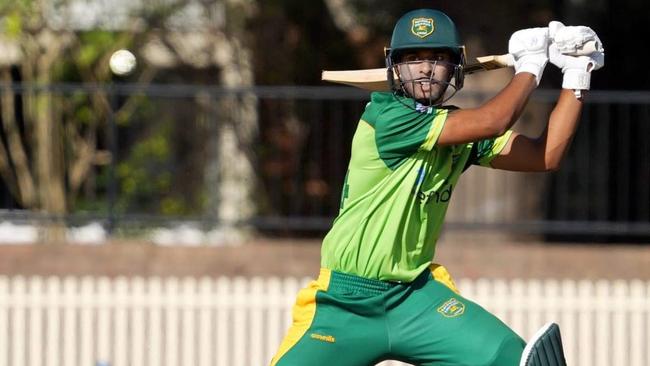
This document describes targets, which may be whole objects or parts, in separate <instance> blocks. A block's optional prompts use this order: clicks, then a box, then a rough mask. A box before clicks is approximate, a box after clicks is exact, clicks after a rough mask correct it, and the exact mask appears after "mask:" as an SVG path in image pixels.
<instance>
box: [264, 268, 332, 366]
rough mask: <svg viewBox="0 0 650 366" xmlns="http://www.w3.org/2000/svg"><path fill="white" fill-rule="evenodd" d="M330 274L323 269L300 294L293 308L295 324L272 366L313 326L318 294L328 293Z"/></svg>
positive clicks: (283, 341)
mask: <svg viewBox="0 0 650 366" xmlns="http://www.w3.org/2000/svg"><path fill="white" fill-rule="evenodd" d="M330 274H331V272H330V270H329V269H325V268H321V270H320V274H319V276H318V279H317V280H316V281H311V282H310V283H309V285H307V287H305V288H303V289H302V290H300V292H298V298H297V299H296V303H295V305H294V306H293V324H292V325H291V328H289V332H288V333H287V335H286V336H285V337H284V339H283V340H282V343H281V344H280V348H279V349H278V352H277V353H276V354H275V356H274V357H273V359H271V366H275V364H277V363H278V361H280V358H282V356H284V355H285V354H286V353H287V352H289V350H290V349H291V347H293V346H295V345H296V343H298V341H299V340H300V339H301V338H302V337H303V336H304V335H305V333H306V332H307V329H309V327H310V326H311V324H312V322H313V321H314V316H315V315H316V293H318V291H327V288H328V286H329V283H330Z"/></svg>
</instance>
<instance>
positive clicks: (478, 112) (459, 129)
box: [437, 73, 537, 145]
mask: <svg viewBox="0 0 650 366" xmlns="http://www.w3.org/2000/svg"><path fill="white" fill-rule="evenodd" d="M536 86H537V85H536V83H535V76H534V75H532V74H529V73H521V74H517V75H515V76H514V78H512V80H511V81H510V83H508V85H507V86H506V87H505V88H504V89H503V90H501V91H500V92H499V93H498V94H497V95H496V96H495V97H494V98H492V99H490V100H489V101H488V102H486V103H485V104H483V105H482V106H480V107H478V108H470V109H458V110H455V111H453V112H450V113H449V116H448V117H447V120H446V121H445V125H444V127H443V128H442V132H441V133H440V137H439V138H438V142H437V145H456V144H462V143H467V142H472V141H479V140H484V139H488V138H494V137H497V136H501V135H502V134H504V133H505V132H506V131H507V130H508V129H510V127H511V126H512V125H513V124H514V123H515V122H516V121H517V119H518V118H519V116H520V115H521V112H522V111H523V109H524V107H525V106H526V103H527V102H528V98H529V97H530V95H531V94H532V92H533V91H534V90H535V87H536Z"/></svg>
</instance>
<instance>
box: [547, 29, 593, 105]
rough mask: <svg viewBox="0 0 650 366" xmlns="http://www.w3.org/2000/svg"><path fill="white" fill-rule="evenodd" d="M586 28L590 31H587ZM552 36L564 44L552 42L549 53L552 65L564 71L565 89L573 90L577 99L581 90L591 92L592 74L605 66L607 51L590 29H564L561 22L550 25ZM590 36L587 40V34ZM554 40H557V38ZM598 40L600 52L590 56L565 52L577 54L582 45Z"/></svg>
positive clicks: (563, 83)
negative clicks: (572, 53)
mask: <svg viewBox="0 0 650 366" xmlns="http://www.w3.org/2000/svg"><path fill="white" fill-rule="evenodd" d="M585 28H587V29H588V31H585ZM549 31H550V34H551V35H553V36H555V37H557V36H558V35H561V37H560V39H561V40H563V43H561V44H560V43H556V42H552V43H551V45H550V46H549V49H548V53H549V59H550V61H551V63H552V64H553V65H555V66H557V67H558V68H560V69H561V70H562V73H563V74H564V76H563V78H562V88H563V89H573V90H574V91H576V93H575V94H576V97H578V98H579V97H580V96H581V92H580V91H581V90H589V87H590V84H591V72H592V71H594V70H598V69H600V68H601V67H603V66H604V65H605V52H604V51H605V50H604V49H603V48H602V43H601V42H600V39H598V36H597V35H596V33H595V32H593V31H592V30H591V28H588V27H564V25H562V23H560V22H551V24H549ZM587 33H588V36H586V38H585V36H584V35H585V34H587ZM555 37H554V38H553V39H556V38H555ZM592 40H597V41H598V44H597V46H598V50H597V51H595V52H592V53H591V54H590V55H588V56H569V55H565V54H564V53H565V52H567V51H568V52H575V51H576V50H577V49H579V48H581V47H582V43H580V42H583V41H584V42H587V41H592Z"/></svg>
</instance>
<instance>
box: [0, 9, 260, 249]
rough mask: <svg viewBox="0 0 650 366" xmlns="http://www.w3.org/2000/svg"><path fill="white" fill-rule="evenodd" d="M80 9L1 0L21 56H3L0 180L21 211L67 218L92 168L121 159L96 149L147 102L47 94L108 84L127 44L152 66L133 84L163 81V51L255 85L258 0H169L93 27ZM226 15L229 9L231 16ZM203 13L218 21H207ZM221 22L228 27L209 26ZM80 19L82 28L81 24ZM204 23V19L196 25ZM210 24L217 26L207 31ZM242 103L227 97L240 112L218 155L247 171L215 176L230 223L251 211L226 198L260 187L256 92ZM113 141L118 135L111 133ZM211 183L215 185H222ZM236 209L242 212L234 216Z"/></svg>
mask: <svg viewBox="0 0 650 366" xmlns="http://www.w3.org/2000/svg"><path fill="white" fill-rule="evenodd" d="M72 5H73V1H71V0H61V1H56V2H43V1H38V0H24V1H18V2H14V1H9V0H2V1H1V2H0V14H2V15H3V21H2V23H1V26H2V28H3V29H4V31H5V32H4V33H5V34H6V35H7V37H6V39H4V40H3V41H4V42H2V43H3V44H5V45H9V47H10V48H11V49H12V50H14V51H15V52H14V53H12V54H11V55H14V56H15V57H13V58H12V59H5V60H4V61H5V62H3V63H2V66H1V68H0V78H1V79H2V82H3V83H4V85H5V86H4V87H3V89H2V93H1V98H2V104H1V106H2V127H3V128H2V134H3V136H4V138H2V139H0V175H1V176H2V178H3V180H4V182H5V184H6V185H7V187H8V188H9V190H10V191H11V193H12V195H13V196H14V198H15V199H16V201H17V202H18V203H19V204H20V205H21V206H22V207H24V208H28V209H31V210H38V211H41V212H44V213H47V214H48V215H52V216H53V217H55V218H56V219H57V220H55V221H59V220H60V219H61V218H62V217H63V216H64V215H65V214H67V213H69V210H70V207H71V206H72V204H73V202H74V201H75V197H76V195H77V193H78V192H79V190H80V187H81V186H82V185H83V184H84V182H86V181H87V180H88V178H89V177H90V176H92V170H93V169H92V168H93V166H95V165H97V164H106V163H108V162H110V160H111V159H115V158H116V157H115V156H111V154H110V152H108V151H101V150H100V149H99V147H98V141H100V138H99V137H100V135H102V134H104V131H105V130H106V127H107V126H106V125H105V123H106V120H107V116H108V115H109V114H110V113H115V115H116V120H117V121H118V122H119V121H125V120H128V117H129V116H130V114H131V113H133V111H134V110H135V106H136V105H137V104H138V102H139V101H140V100H141V98H140V97H138V96H132V97H130V98H128V99H127V100H125V101H122V103H121V104H120V106H119V107H120V109H119V110H115V111H112V110H111V109H112V108H113V107H114V106H115V105H114V103H112V102H111V100H110V97H109V95H108V93H107V90H106V89H99V90H98V91H93V92H91V93H89V94H87V95H85V96H84V95H81V96H79V95H73V97H72V98H63V97H62V96H60V95H57V93H56V92H53V91H51V90H49V85H51V84H52V83H55V82H60V81H81V82H85V83H105V82H109V81H111V79H112V78H113V77H114V76H113V75H111V74H110V72H109V69H108V67H107V62H108V58H109V57H110V55H111V54H112V53H113V52H114V51H115V50H116V49H118V48H125V47H129V48H131V49H136V50H139V51H140V53H141V54H142V55H143V56H144V58H145V59H147V61H148V62H146V63H145V64H146V66H145V67H144V68H143V69H142V70H141V71H140V72H139V73H138V74H137V77H135V78H134V79H133V81H137V82H139V83H141V84H142V83H147V82H149V81H151V80H152V79H153V78H154V76H155V75H156V70H157V66H159V63H160V60H159V59H157V56H155V55H153V56H152V55H150V54H151V53H155V52H158V51H161V50H162V52H164V53H166V55H168V56H170V57H171V65H172V66H173V65H179V64H180V65H183V64H185V65H189V66H192V67H197V68H205V67H209V66H213V65H216V66H217V67H218V68H220V69H222V72H221V73H220V75H221V77H220V82H221V83H222V84H223V85H225V86H228V87H242V86H250V85H252V84H253V78H252V71H251V66H250V61H249V60H250V58H249V56H248V54H247V52H248V50H247V48H246V47H247V46H246V44H245V40H244V36H242V35H244V34H246V30H245V27H246V19H247V17H248V15H247V14H251V8H253V6H254V3H253V2H252V1H244V0H224V1H213V2H200V1H191V0H179V1H171V2H165V3H164V5H160V4H157V5H155V6H154V5H147V6H145V7H142V8H134V9H131V10H130V11H129V12H128V16H124V14H121V15H122V17H123V19H121V23H120V24H117V25H116V22H117V21H118V20H119V19H118V20H116V18H119V17H116V16H111V15H109V16H106V15H104V17H103V18H99V19H97V20H96V23H95V24H91V25H90V26H89V27H88V24H84V23H83V19H84V18H83V17H75V16H74V14H71V12H74V6H72ZM109 10H110V9H109ZM220 12H227V16H225V15H224V14H219V13H220ZM205 14H207V16H208V17H210V16H212V19H208V20H207V21H206V19H203V18H202V17H203V16H206V15H205ZM118 15H119V14H118ZM97 16H98V17H99V15H97ZM220 18H221V19H227V22H213V21H211V20H213V19H220ZM75 19H77V20H78V21H79V22H81V24H76V23H74V21H75ZM80 19H81V20H80ZM197 21H203V22H202V23H201V24H198V25H197V24H195V23H196V22H197ZM206 24H209V25H210V26H206V27H202V28H201V26H203V25H206ZM84 27H88V28H84ZM192 40H193V41H195V42H194V43H192V42H191V41H192ZM223 50H226V52H224V51H223ZM148 54H149V55H148ZM198 55H203V56H204V58H203V59H202V58H200V57H197V56H198ZM165 66H167V67H169V65H165ZM16 83H22V85H24V86H26V88H24V92H23V93H22V94H21V95H18V94H17V93H14V92H13V91H12V87H11V85H16ZM244 99H247V103H241V101H239V103H236V102H235V101H234V100H232V101H230V102H227V101H224V103H226V104H224V105H223V106H222V107H223V108H226V107H227V108H228V110H231V111H236V112H233V113H231V117H229V118H230V119H229V120H227V121H224V122H223V123H222V124H221V126H223V127H222V131H221V133H220V134H219V136H220V137H219V138H220V139H221V141H219V142H216V143H214V146H217V147H218V148H216V149H215V150H214V151H215V153H214V155H213V156H211V157H210V159H213V160H215V161H219V162H221V163H223V162H225V161H226V160H227V159H236V160H237V161H238V164H237V165H236V166H237V167H239V170H240V171H238V172H233V171H232V169H230V170H221V171H220V172H219V174H218V177H217V179H218V180H219V184H218V186H220V187H222V189H221V190H217V192H218V193H217V195H216V196H215V197H217V198H216V199H215V202H214V204H215V205H219V209H218V212H219V215H220V216H223V215H230V217H226V218H227V219H229V220H231V219H233V217H235V216H237V217H235V218H237V219H241V218H242V217H243V218H245V217H249V216H250V215H251V212H252V208H249V209H245V210H241V209H240V208H241V207H242V205H241V204H240V203H234V202H233V198H232V195H231V193H230V192H228V187H232V186H233V184H234V183H232V182H234V180H236V181H237V182H238V183H237V187H238V189H239V190H240V195H239V196H238V197H239V198H240V199H242V198H243V199H247V197H248V198H249V199H250V196H251V195H252V192H251V190H252V189H251V188H248V189H247V188H246V187H247V186H252V184H253V182H254V181H255V180H254V179H252V177H253V176H254V174H253V169H252V165H251V164H252V163H250V154H247V153H246V151H247V150H246V149H247V147H248V146H249V145H250V140H251V139H254V136H255V133H256V132H255V131H256V130H255V129H256V123H257V122H256V115H255V104H254V100H253V101H251V97H250V96H244ZM235 116H236V117H237V119H238V120H239V121H238V122H237V123H234V120H233V118H235ZM235 130H236V131H235ZM107 138H110V136H103V139H104V140H105V139H107ZM229 141H237V143H235V144H232V143H230V144H229V143H228V142H229ZM226 157H227V158H226ZM224 165H225V164H224ZM241 182H250V184H249V183H244V184H243V185H242V183H241ZM207 183H208V184H207V186H211V187H213V188H212V189H215V188H214V187H215V184H216V182H215V181H208V182H207ZM242 187H244V188H242ZM242 189H243V193H242ZM215 190H216V189H215ZM242 194H243V197H242ZM234 207H236V209H235V208H234ZM243 207H251V205H248V206H246V205H244V206H243ZM233 212H237V213H238V214H237V215H235V216H233ZM242 215H243V216H242ZM247 215H248V216H247ZM220 218H222V219H223V218H224V217H220ZM43 239H44V240H49V241H60V240H62V239H63V231H62V226H61V225H60V221H59V222H57V223H56V225H54V226H50V227H49V229H48V230H45V231H44V236H43Z"/></svg>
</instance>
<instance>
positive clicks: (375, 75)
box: [321, 68, 390, 91]
mask: <svg viewBox="0 0 650 366" xmlns="http://www.w3.org/2000/svg"><path fill="white" fill-rule="evenodd" d="M321 79H322V80H324V81H329V82H332V83H337V84H345V85H349V86H354V87H357V88H361V89H365V90H369V91H386V90H390V86H389V85H388V74H387V73H386V69H385V68H379V69H362V70H342V71H328V70H324V71H323V73H322V75H321Z"/></svg>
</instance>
